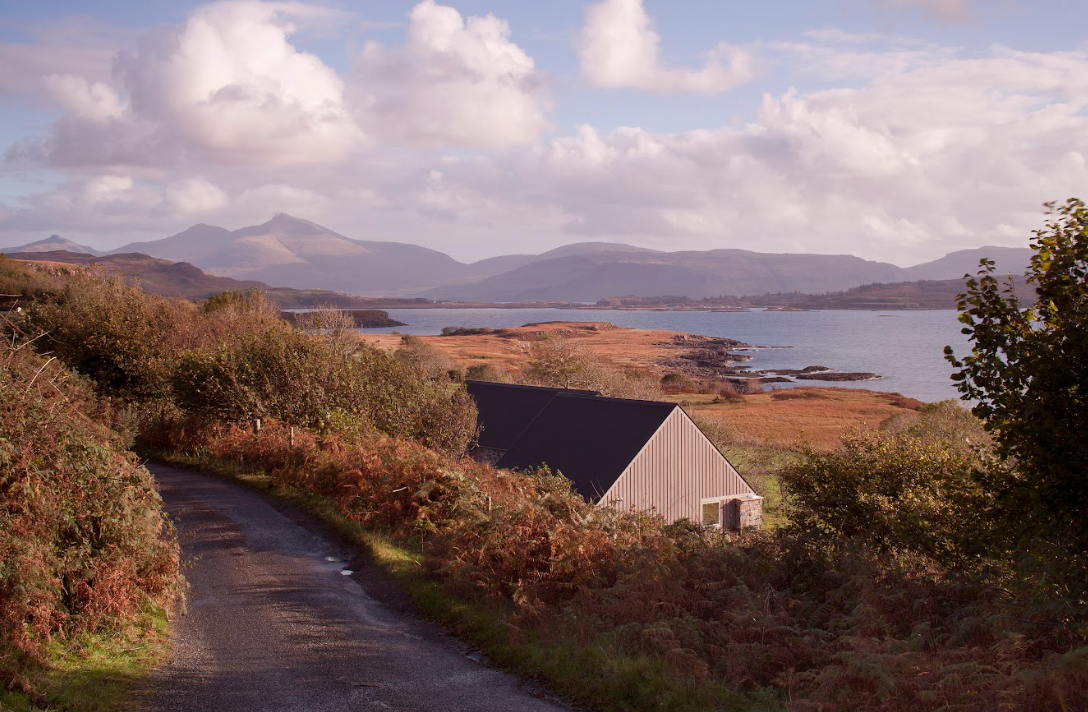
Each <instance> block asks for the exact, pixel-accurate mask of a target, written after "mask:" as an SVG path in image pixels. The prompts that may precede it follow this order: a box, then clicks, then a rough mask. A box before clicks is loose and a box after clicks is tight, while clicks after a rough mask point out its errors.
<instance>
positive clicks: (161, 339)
mask: <svg viewBox="0 0 1088 712" xmlns="http://www.w3.org/2000/svg"><path fill="white" fill-rule="evenodd" d="M319 314H320V313H319ZM29 323H30V324H31V325H33V327H34V328H36V329H38V330H40V331H41V332H43V333H44V334H45V336H44V337H43V338H45V339H48V343H49V348H51V349H53V350H54V351H55V352H56V353H57V355H58V356H59V357H60V358H61V359H63V360H64V361H65V363H68V364H69V365H71V366H72V367H73V368H75V369H76V370H78V371H79V372H80V373H83V374H86V375H88V376H90V377H91V378H92V379H94V380H95V381H96V383H97V384H98V386H99V387H100V388H101V389H102V391H103V392H104V393H106V394H108V395H111V396H119V397H121V398H122V399H125V400H129V401H134V402H136V403H140V404H143V405H145V406H146V405H153V406H154V408H151V409H150V411H152V412H155V413H160V412H163V411H164V410H169V407H170V406H178V407H181V408H183V409H185V410H187V411H188V412H190V413H192V414H195V415H199V416H201V417H205V418H211V419H225V420H247V419H250V418H256V417H275V418H280V419H283V420H287V421H289V422H291V423H294V424H296V425H301V426H306V427H311V428H317V429H323V430H336V431H339V432H351V433H353V434H354V436H356V437H363V436H366V435H368V434H372V433H374V432H375V431H377V432H381V433H384V434H386V435H391V436H395V437H401V438H411V439H417V440H419V441H420V442H423V443H425V444H427V445H428V446H430V447H435V448H438V449H441V450H448V451H463V450H464V449H465V448H466V447H467V446H468V444H469V442H470V441H471V439H472V437H473V435H474V431H475V418H476V413H475V406H474V405H473V404H472V402H471V399H469V398H468V396H467V395H466V394H464V393H463V391H461V390H458V389H457V387H455V385H454V384H453V383H451V381H450V379H449V378H448V377H447V376H446V375H445V374H444V373H437V372H434V369H433V368H431V365H432V364H431V363H430V362H428V361H426V360H425V359H422V358H401V359H399V360H398V359H394V358H392V357H390V356H388V355H387V354H385V353H383V352H380V351H378V350H377V349H374V348H372V347H369V346H367V345H365V344H364V343H362V342H361V341H360V340H359V339H357V338H354V337H355V335H354V332H353V331H352V332H350V333H349V332H348V331H347V330H345V329H341V328H334V327H336V325H337V323H339V322H329V323H327V324H326V325H325V326H324V327H321V332H322V333H319V334H316V333H306V332H305V331H301V330H298V329H294V328H293V327H291V326H290V325H288V324H287V323H286V322H284V321H283V320H282V319H280V315H279V310H278V308H277V307H275V305H273V304H272V303H271V302H269V301H268V300H267V299H266V298H265V297H264V295H262V294H260V293H258V292H253V291H250V292H229V291H228V292H224V293H223V294H219V295H213V296H212V297H209V298H208V299H207V300H206V301H205V302H204V303H203V304H202V305H200V307H197V306H196V305H193V304H191V303H189V302H186V301H184V300H176V299H167V298H164V297H158V296H154V295H149V294H147V293H145V292H143V291H142V290H140V289H139V287H138V286H126V285H125V284H124V283H122V282H121V281H120V280H116V279H113V280H104V279H102V278H100V277H97V276H95V275H77V276H76V277H73V278H72V279H71V280H70V281H69V282H68V283H67V285H66V286H65V288H64V290H63V292H62V293H61V294H60V296H59V297H58V298H57V299H55V300H53V301H50V302H46V303H41V304H37V305H35V306H34V307H33V308H32V309H31V310H30V314H29ZM326 327H328V328H326ZM416 352H418V349H416V350H415V351H413V353H416Z"/></svg>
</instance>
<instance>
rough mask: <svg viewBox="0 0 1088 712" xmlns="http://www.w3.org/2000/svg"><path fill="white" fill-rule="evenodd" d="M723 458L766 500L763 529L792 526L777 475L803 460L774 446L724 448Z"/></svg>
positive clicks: (722, 448) (797, 453)
mask: <svg viewBox="0 0 1088 712" xmlns="http://www.w3.org/2000/svg"><path fill="white" fill-rule="evenodd" d="M720 450H721V451H722V454H723V455H725V457H726V459H727V460H729V462H730V463H732V464H733V466H734V467H736V468H737V470H738V471H739V472H740V473H742V475H743V476H744V479H745V480H746V481H747V482H748V484H750V485H752V487H753V488H754V489H755V490H756V492H757V493H759V494H760V495H761V496H762V497H763V528H764V529H767V530H774V529H777V528H778V527H781V526H784V525H785V524H787V523H788V522H789V518H788V517H787V516H786V511H785V506H784V502H783V498H782V487H781V485H780V483H779V479H778V472H779V471H780V470H781V469H782V468H784V467H786V466H787V465H791V464H793V463H795V462H797V461H799V460H800V459H801V457H802V455H801V453H800V452H798V451H797V450H795V449H792V448H785V447H775V446H771V445H748V444H746V445H732V444H730V445H722V446H720Z"/></svg>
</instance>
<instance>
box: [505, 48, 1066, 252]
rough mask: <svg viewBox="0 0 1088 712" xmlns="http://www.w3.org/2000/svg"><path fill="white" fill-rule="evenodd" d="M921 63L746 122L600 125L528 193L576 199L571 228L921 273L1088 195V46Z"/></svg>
mask: <svg viewBox="0 0 1088 712" xmlns="http://www.w3.org/2000/svg"><path fill="white" fill-rule="evenodd" d="M812 49H813V53H815V50H816V49H819V48H812ZM823 49H828V48H823ZM796 51H797V48H793V49H791V50H790V52H792V53H794V54H795V53H796ZM844 51H854V50H853V49H849V48H848V49H846V50H844ZM918 52H919V50H917V49H915V48H906V49H903V50H902V53H903V54H904V55H905V56H900V57H896V56H886V57H885V61H884V62H882V63H880V64H879V65H878V67H879V68H878V70H876V75H875V76H873V77H871V78H869V79H868V81H866V82H864V83H863V84H862V85H861V86H860V87H859V88H856V89H831V90H824V91H815V92H809V93H800V92H797V91H793V90H791V91H788V92H785V93H783V94H779V95H767V96H765V98H764V100H763V103H762V106H761V107H760V110H759V112H758V115H757V116H756V118H755V120H754V121H752V122H751V123H749V124H747V125H745V126H742V127H740V128H720V129H715V130H696V131H689V132H685V133H680V134H653V133H650V132H647V131H644V130H641V129H638V128H623V129H619V130H616V131H614V132H612V133H610V134H601V133H599V132H598V131H597V130H595V129H594V128H592V127H589V126H583V127H581V128H580V129H579V130H578V132H577V134H576V135H574V136H571V137H566V138H561V139H556V140H554V141H552V142H551V143H550V144H549V145H548V146H546V147H544V148H542V149H541V150H539V151H537V152H536V153H535V154H534V156H533V157H532V159H531V160H529V161H526V164H525V166H524V171H525V172H524V174H523V175H521V176H520V177H519V182H520V183H522V184H525V185H533V186H537V187H538V188H539V189H540V190H541V191H544V192H546V193H547V195H548V196H549V197H550V198H551V199H552V200H554V201H555V202H556V203H557V204H558V205H560V206H561V207H562V209H563V210H564V212H565V213H566V215H567V216H568V222H567V227H566V229H567V230H568V231H569V232H570V233H572V234H576V235H586V236H595V237H603V238H612V239H624V240H628V241H629V240H631V239H632V238H634V237H635V236H641V240H642V241H644V242H651V243H653V244H657V245H659V246H662V247H673V248H679V247H702V248H706V247H712V246H730V247H749V248H751V249H757V250H776V251H818V252H848V253H858V254H863V255H865V256H867V257H870V258H877V259H886V260H888V259H891V260H894V261H900V262H902V263H909V262H911V261H912V260H917V261H921V260H922V259H925V258H931V257H935V256H938V255H940V254H943V252H946V251H949V250H953V249H958V248H961V247H970V246H977V245H979V244H984V243H987V242H989V243H993V242H1003V243H1005V244H1010V243H1011V244H1026V241H1027V238H1028V236H1029V234H1030V230H1031V229H1032V228H1033V227H1035V226H1037V225H1038V224H1039V220H1040V205H1041V203H1042V202H1043V201H1044V200H1050V199H1063V198H1064V197H1067V196H1068V195H1071V194H1075V193H1076V191H1078V190H1082V189H1083V186H1084V185H1086V184H1088V168H1086V165H1085V156H1088V51H1086V50H1081V51H1077V52H1065V53H1048V54H1042V53H1026V52H1015V51H1012V50H1008V49H1003V48H993V49H991V50H990V51H988V52H986V53H984V54H982V55H978V56H967V55H965V54H960V55H955V56H952V57H949V56H948V55H947V52H946V50H940V49H935V50H934V51H933V52H932V53H926V52H924V51H923V52H922V54H921V55H918V54H917V53H918ZM895 53H896V50H891V51H889V53H888V54H891V55H894V54H895ZM836 66H837V63H835V62H830V63H829V64H828V65H827V68H828V70H829V71H835V67H836ZM817 69H818V68H817ZM1010 225H1011V226H1015V229H1014V230H1012V231H1011V232H1010V231H1009V230H1008V226H1010Z"/></svg>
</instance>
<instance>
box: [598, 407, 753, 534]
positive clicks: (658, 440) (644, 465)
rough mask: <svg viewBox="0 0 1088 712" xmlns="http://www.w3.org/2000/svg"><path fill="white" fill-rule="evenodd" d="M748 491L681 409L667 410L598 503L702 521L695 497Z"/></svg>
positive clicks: (698, 500)
mask: <svg viewBox="0 0 1088 712" xmlns="http://www.w3.org/2000/svg"><path fill="white" fill-rule="evenodd" d="M750 493H752V494H754V490H753V489H752V488H751V486H749V484H748V483H747V482H745V481H744V478H742V477H741V476H740V474H739V473H737V471H736V469H735V468H734V467H733V466H732V465H730V464H729V461H728V460H726V459H725V457H724V456H723V455H722V454H721V453H720V452H718V448H716V447H714V444H713V443H712V442H710V440H708V439H707V437H706V436H705V435H703V431H701V430H699V427H698V426H697V425H695V423H694V422H692V420H691V418H689V417H688V415H687V413H685V412H684V411H683V409H681V408H679V407H678V408H676V409H674V410H673V412H672V414H671V415H669V417H668V418H666V419H665V422H663V423H662V424H661V427H660V428H658V430H657V432H656V433H654V436H653V437H652V438H650V440H649V441H648V442H647V443H646V445H645V447H643V449H642V451H641V452H640V453H639V454H638V455H637V456H636V457H635V459H634V460H632V461H631V464H630V465H628V466H627V469H625V470H624V471H623V474H621V475H620V477H619V479H617V480H616V482H615V484H613V485H612V487H611V488H609V490H608V491H607V492H606V493H605V494H604V496H603V497H601V504H602V505H607V506H612V507H616V508H617V509H635V510H637V511H640V512H646V511H651V510H652V511H654V512H656V513H658V514H660V515H661V516H663V517H664V518H665V521H668V522H674V521H676V520H678V519H683V518H685V517H686V518H688V519H690V520H691V521H693V522H699V521H702V511H701V508H700V507H701V501H702V500H703V499H710V498H712V497H726V496H729V495H740V494H750Z"/></svg>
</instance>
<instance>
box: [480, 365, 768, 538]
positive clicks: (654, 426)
mask: <svg viewBox="0 0 1088 712" xmlns="http://www.w3.org/2000/svg"><path fill="white" fill-rule="evenodd" d="M467 387H468V393H469V395H471V396H472V398H473V400H475V401H476V407H477V409H478V411H479V420H478V423H479V426H480V435H479V440H478V444H477V449H476V456H477V458H478V459H481V460H485V461H487V462H490V463H492V464H494V465H495V466H496V467H502V468H508V469H526V468H532V467H538V466H540V465H548V466H549V467H551V468H552V469H553V470H555V471H558V472H560V473H562V474H563V475H564V476H565V477H567V478H568V479H570V480H571V482H572V483H573V486H574V489H575V490H576V491H577V492H578V493H579V494H581V495H582V496H583V497H585V498H586V499H588V500H589V501H592V502H596V503H597V504H598V506H608V507H617V508H623V509H633V510H636V511H640V512H650V511H652V512H656V513H657V514H660V515H661V516H663V517H664V518H665V520H666V521H669V522H675V521H677V520H680V519H690V520H691V521H695V522H702V523H703V524H705V525H707V526H716V527H725V528H729V529H741V528H746V527H757V528H758V527H759V525H760V521H761V515H762V499H763V498H762V497H759V496H758V495H757V494H756V493H755V491H754V490H753V489H752V488H751V486H750V485H749V484H748V483H747V482H745V480H744V478H743V477H741V476H740V474H739V473H738V472H737V470H736V469H735V468H734V467H733V466H732V465H731V464H729V461H728V460H726V458H725V456H723V455H722V454H721V452H719V451H718V449H717V448H716V447H714V444H713V443H711V442H710V440H708V439H707V437H706V436H705V435H704V434H703V432H702V431H701V430H699V427H698V426H697V425H696V424H695V423H694V422H692V420H691V418H689V417H688V415H687V413H685V412H684V411H683V409H682V408H680V407H679V406H678V405H676V404H675V403H663V402H658V401H642V400H630V399H625V398H605V397H603V396H600V395H599V394H597V393H595V392H593V391H576V390H569V389H563V388H541V387H537V386H519V385H511V384H507V383H490V382H485V381H468V382H467Z"/></svg>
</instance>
